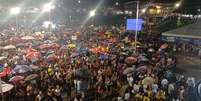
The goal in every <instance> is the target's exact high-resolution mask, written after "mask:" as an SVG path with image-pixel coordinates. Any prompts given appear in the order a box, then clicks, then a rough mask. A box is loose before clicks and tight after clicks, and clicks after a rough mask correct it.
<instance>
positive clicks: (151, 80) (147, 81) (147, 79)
mask: <svg viewBox="0 0 201 101" xmlns="http://www.w3.org/2000/svg"><path fill="white" fill-rule="evenodd" d="M154 82H155V79H154V78H152V77H149V76H148V77H145V78H144V79H143V80H142V84H143V85H150V84H153V83H154Z"/></svg>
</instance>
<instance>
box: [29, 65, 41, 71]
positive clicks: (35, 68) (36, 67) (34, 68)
mask: <svg viewBox="0 0 201 101" xmlns="http://www.w3.org/2000/svg"><path fill="white" fill-rule="evenodd" d="M30 68H31V69H33V70H35V71H39V70H41V68H39V67H38V66H36V65H30Z"/></svg>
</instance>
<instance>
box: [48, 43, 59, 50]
mask: <svg viewBox="0 0 201 101" xmlns="http://www.w3.org/2000/svg"><path fill="white" fill-rule="evenodd" d="M50 47H51V48H53V49H55V48H60V45H59V44H57V43H53V44H51V45H50Z"/></svg>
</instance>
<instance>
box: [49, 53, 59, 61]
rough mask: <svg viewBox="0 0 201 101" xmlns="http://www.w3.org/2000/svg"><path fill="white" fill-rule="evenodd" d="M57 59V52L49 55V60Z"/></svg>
mask: <svg viewBox="0 0 201 101" xmlns="http://www.w3.org/2000/svg"><path fill="white" fill-rule="evenodd" d="M55 59H57V56H56V55H55V54H50V55H48V56H47V61H54V60H55Z"/></svg>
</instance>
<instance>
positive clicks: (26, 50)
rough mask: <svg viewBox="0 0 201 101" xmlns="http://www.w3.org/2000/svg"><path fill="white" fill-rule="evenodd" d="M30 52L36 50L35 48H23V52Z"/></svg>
mask: <svg viewBox="0 0 201 101" xmlns="http://www.w3.org/2000/svg"><path fill="white" fill-rule="evenodd" d="M31 52H37V50H35V49H33V48H27V49H25V53H31Z"/></svg>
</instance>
